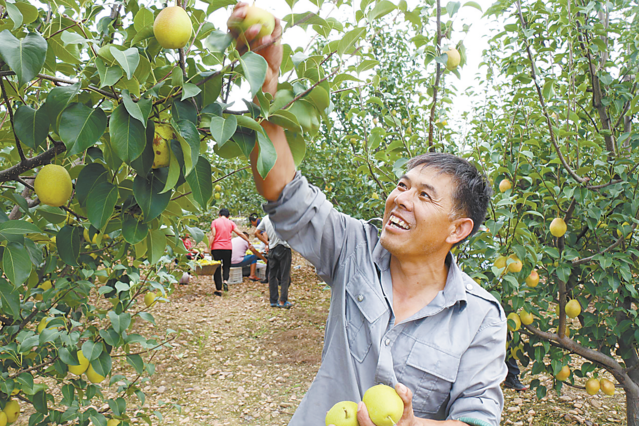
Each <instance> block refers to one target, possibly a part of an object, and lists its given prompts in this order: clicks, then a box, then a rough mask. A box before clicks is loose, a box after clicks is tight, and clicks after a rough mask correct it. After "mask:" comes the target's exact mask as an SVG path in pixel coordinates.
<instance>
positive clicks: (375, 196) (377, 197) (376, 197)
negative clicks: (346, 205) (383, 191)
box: [371, 192, 379, 200]
mask: <svg viewBox="0 0 639 426" xmlns="http://www.w3.org/2000/svg"><path fill="white" fill-rule="evenodd" d="M371 198H372V199H373V200H379V195H377V193H376V192H373V195H371Z"/></svg>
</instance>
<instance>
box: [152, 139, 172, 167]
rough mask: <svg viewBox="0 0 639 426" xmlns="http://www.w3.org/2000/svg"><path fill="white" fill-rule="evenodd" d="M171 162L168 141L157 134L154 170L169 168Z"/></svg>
mask: <svg viewBox="0 0 639 426" xmlns="http://www.w3.org/2000/svg"><path fill="white" fill-rule="evenodd" d="M170 161H171V155H170V154H169V144H168V143H167V142H166V139H164V138H163V137H162V136H160V135H159V134H156V135H155V138H154V139H153V168H154V169H160V168H162V167H168V166H169V163H170Z"/></svg>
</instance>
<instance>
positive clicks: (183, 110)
mask: <svg viewBox="0 0 639 426" xmlns="http://www.w3.org/2000/svg"><path fill="white" fill-rule="evenodd" d="M171 116H172V117H173V120H175V121H180V120H188V121H190V122H192V123H193V124H197V109H196V108H195V105H193V101H175V102H173V106H172V107H171Z"/></svg>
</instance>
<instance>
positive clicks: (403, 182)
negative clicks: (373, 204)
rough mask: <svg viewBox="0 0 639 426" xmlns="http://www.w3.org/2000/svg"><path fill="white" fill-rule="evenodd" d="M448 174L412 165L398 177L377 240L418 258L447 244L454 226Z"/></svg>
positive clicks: (397, 254)
mask: <svg viewBox="0 0 639 426" xmlns="http://www.w3.org/2000/svg"><path fill="white" fill-rule="evenodd" d="M455 189H456V185H455V183H454V181H453V179H452V177H451V176H449V175H446V174H443V173H440V172H439V171H438V170H436V169H434V168H432V167H426V168H423V167H421V166H418V167H415V168H413V169H412V170H410V171H408V173H406V174H405V175H404V176H402V177H401V178H400V179H399V182H398V183H397V186H396V187H395V189H394V190H393V192H391V193H390V195H389V196H388V198H387V199H386V208H385V210H384V222H383V227H382V235H381V237H380V242H381V244H382V246H383V247H384V248H385V249H386V250H388V251H389V252H390V253H391V255H393V256H395V257H400V258H402V259H406V260H408V259H414V260H419V259H420V258H423V257H428V256H429V255H430V254H431V253H435V252H439V251H440V250H442V249H445V248H447V247H449V245H450V244H451V243H450V241H449V242H447V241H446V240H447V239H450V238H449V237H450V235H451V233H452V232H453V231H454V230H455V221H454V220H451V218H452V217H453V199H452V197H453V192H454V191H455Z"/></svg>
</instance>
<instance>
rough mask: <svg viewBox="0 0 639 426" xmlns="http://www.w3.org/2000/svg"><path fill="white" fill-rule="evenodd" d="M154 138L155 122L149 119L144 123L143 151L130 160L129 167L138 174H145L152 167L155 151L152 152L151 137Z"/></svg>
mask: <svg viewBox="0 0 639 426" xmlns="http://www.w3.org/2000/svg"><path fill="white" fill-rule="evenodd" d="M154 138H155V124H154V123H153V121H151V120H147V123H146V145H145V146H144V151H142V154H140V156H139V157H138V158H136V159H135V160H133V161H132V162H131V167H133V168H134V169H135V171H136V172H138V174H139V175H142V176H146V175H148V174H149V172H150V171H151V167H153V160H154V159H155V153H154V152H153V139H154Z"/></svg>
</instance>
